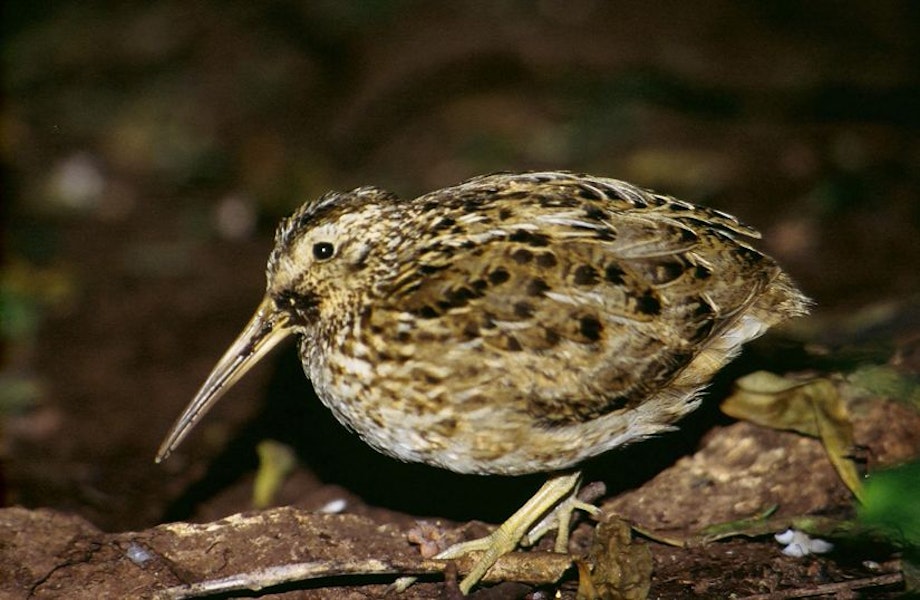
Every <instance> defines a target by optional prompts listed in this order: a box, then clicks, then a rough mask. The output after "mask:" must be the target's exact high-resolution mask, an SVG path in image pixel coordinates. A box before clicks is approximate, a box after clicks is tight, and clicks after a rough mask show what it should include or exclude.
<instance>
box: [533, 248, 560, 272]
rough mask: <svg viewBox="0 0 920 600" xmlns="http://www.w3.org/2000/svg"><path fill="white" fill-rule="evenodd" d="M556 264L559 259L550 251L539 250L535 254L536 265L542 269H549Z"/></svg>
mask: <svg viewBox="0 0 920 600" xmlns="http://www.w3.org/2000/svg"><path fill="white" fill-rule="evenodd" d="M557 264H559V261H557V260H556V255H555V254H553V253H552V252H541V253H540V254H538V255H537V265H539V266H541V267H543V268H544V269H551V268H553V267H555V266H556V265H557Z"/></svg>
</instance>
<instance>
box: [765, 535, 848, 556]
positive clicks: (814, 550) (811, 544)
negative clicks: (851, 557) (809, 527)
mask: <svg viewBox="0 0 920 600" xmlns="http://www.w3.org/2000/svg"><path fill="white" fill-rule="evenodd" d="M773 537H774V539H776V541H777V542H779V543H780V544H784V545H785V546H786V547H785V548H783V554H785V555H786V556H794V557H796V558H800V557H802V556H808V555H809V554H825V553H827V552H830V551H831V550H833V549H834V545H833V544H832V543H830V542H828V541H825V540H822V539H817V538H815V539H812V538H811V537H810V536H809V535H808V534H807V533H805V532H804V531H796V530H795V529H787V530H786V531H784V532H782V533H777V534H776V535H774V536H773Z"/></svg>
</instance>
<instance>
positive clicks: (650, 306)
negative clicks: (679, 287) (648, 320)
mask: <svg viewBox="0 0 920 600" xmlns="http://www.w3.org/2000/svg"><path fill="white" fill-rule="evenodd" d="M636 309H637V310H638V311H639V312H641V313H643V314H646V315H650V316H654V315H657V314H661V300H659V299H658V297H657V296H656V294H655V292H653V291H652V290H646V291H645V293H644V294H642V295H641V296H639V297H638V298H636Z"/></svg>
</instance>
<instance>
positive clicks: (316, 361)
mask: <svg viewBox="0 0 920 600" xmlns="http://www.w3.org/2000/svg"><path fill="white" fill-rule="evenodd" d="M759 237H760V234H759V233H758V232H757V231H756V230H755V229H753V228H751V227H749V226H747V225H745V224H743V223H741V222H740V221H739V220H738V219H736V218H735V217H733V216H731V215H729V214H726V213H724V212H721V211H718V210H715V209H713V208H708V207H704V206H697V205H694V204H691V203H688V202H684V201H681V200H678V199H676V198H673V197H670V196H667V195H663V194H658V193H655V192H653V191H650V190H647V189H644V188H641V187H638V186H635V185H632V184H630V183H627V182H625V181H620V180H617V179H611V178H605V177H596V176H591V175H586V174H578V173H572V172H568V171H546V172H521V173H493V174H489V175H482V176H478V177H474V178H472V179H469V180H467V181H464V182H462V183H459V184H457V185H453V186H450V187H446V188H443V189H439V190H436V191H433V192H430V193H427V194H424V195H421V196H418V197H416V198H413V199H401V198H400V197H398V196H397V195H395V194H393V193H390V192H388V191H385V190H382V189H379V188H376V187H371V186H367V187H359V188H356V189H353V190H351V191H349V192H328V193H326V194H324V195H322V196H321V197H319V198H317V199H313V200H309V201H307V202H305V203H304V204H303V205H302V206H301V207H300V208H299V209H297V210H296V212H294V214H293V215H291V216H290V217H288V218H286V219H284V220H283V221H282V222H281V224H280V225H279V226H278V229H277V231H276V234H275V239H274V247H273V249H272V250H271V253H270V256H269V259H268V264H267V267H266V280H267V285H266V291H265V295H264V298H263V299H262V301H261V303H260V304H259V305H258V308H257V309H256V312H255V314H254V315H253V317H252V318H251V320H250V321H249V323H248V324H247V325H246V326H245V328H244V329H243V331H242V333H240V334H239V336H238V337H237V338H236V340H235V341H234V342H233V343H232V344H231V345H230V347H229V349H227V351H226V353H225V354H224V355H223V356H222V357H221V358H220V359H219V361H218V362H217V365H216V366H215V367H214V369H213V371H212V372H211V373H210V375H209V376H208V377H207V379H206V380H205V382H204V384H203V385H202V386H201V388H200V390H199V391H198V393H197V394H196V395H195V396H194V398H193V400H192V401H191V402H190V403H189V405H188V406H187V408H186V409H185V411H184V412H183V413H182V414H181V415H180V416H179V418H178V419H177V420H176V422H175V424H174V426H173V428H172V429H171V431H170V432H169V434H168V435H167V437H166V438H165V440H164V441H163V443H162V445H161V447H160V449H159V452H158V454H157V459H156V460H157V462H160V461H161V460H163V459H165V458H166V457H167V456H169V454H170V453H172V452H173V451H174V449H175V448H176V447H177V446H178V445H179V443H180V442H181V441H182V440H183V439H184V438H185V437H186V435H187V434H188V433H189V431H190V430H191V429H192V428H193V427H194V426H195V424H196V423H198V422H199V420H200V419H201V418H202V417H203V416H204V414H205V413H206V412H207V411H208V410H209V409H210V408H211V407H212V406H213V405H214V403H215V402H217V400H218V399H219V398H221V397H222V396H223V394H224V393H225V392H226V391H227V390H228V389H229V388H230V387H231V386H233V384H234V383H235V382H237V381H238V380H239V379H240V378H241V377H243V376H244V375H245V374H246V373H247V371H249V370H250V368H251V367H252V366H253V365H255V364H256V363H257V362H258V361H259V360H261V359H262V358H263V357H264V356H265V355H266V354H267V353H268V352H269V351H270V350H271V349H272V348H274V347H275V346H276V345H277V344H278V343H279V342H281V341H282V340H284V339H285V338H288V337H289V336H292V335H293V336H297V337H299V339H300V342H299V355H300V358H301V361H302V363H303V368H304V372H305V374H306V376H307V378H309V380H310V381H311V382H312V384H313V387H314V388H315V390H316V393H317V396H318V397H319V399H320V400H321V402H322V403H323V404H324V405H325V406H326V407H328V409H329V410H330V411H331V412H332V414H333V415H334V416H335V417H336V419H337V420H338V421H339V422H341V423H342V424H344V425H345V426H346V427H347V428H348V429H350V430H351V431H353V432H354V433H356V434H357V435H358V436H359V437H360V438H361V439H362V440H363V441H364V442H365V443H367V444H368V445H370V446H371V447H372V448H374V449H376V450H377V451H379V452H381V453H383V454H385V455H388V456H390V457H393V458H395V459H398V460H401V461H406V462H416V463H424V464H427V465H432V466H435V467H440V468H443V469H448V470H450V471H454V472H457V473H469V474H479V475H509V476H513V475H524V474H533V473H545V474H547V481H546V483H545V484H544V485H543V486H542V487H541V488H540V489H539V490H538V491H537V493H536V494H535V495H534V496H533V498H531V499H530V500H529V501H528V502H527V503H525V504H524V506H523V507H522V508H521V509H520V510H518V511H517V512H516V513H514V514H513V515H512V516H511V517H510V518H509V519H508V520H507V521H505V522H504V523H503V524H501V525H500V526H499V527H498V528H497V529H495V530H494V531H493V533H492V534H490V535H489V536H486V537H484V538H481V539H479V540H472V541H467V542H462V543H460V544H457V545H455V546H453V547H451V548H448V549H447V550H445V551H444V552H442V553H441V554H439V555H438V558H444V559H450V558H456V557H458V556H461V555H464V554H468V553H473V552H480V553H481V554H479V558H477V559H476V562H475V564H474V567H473V568H472V570H471V571H470V572H469V573H468V574H467V575H466V576H465V578H464V579H463V581H462V582H461V583H460V589H461V591H462V592H463V593H464V594H465V593H468V592H469V591H470V589H472V588H473V587H474V586H475V585H476V584H477V583H478V582H479V581H480V580H481V579H482V577H483V576H484V575H485V574H486V572H487V571H488V570H489V568H490V567H491V566H492V565H493V564H494V563H495V562H496V560H497V559H498V558H499V557H500V556H501V555H503V554H506V553H508V552H511V551H513V550H514V549H516V548H517V547H518V545H520V544H522V543H524V542H528V543H530V542H532V541H533V539H532V538H534V537H535V536H537V535H538V534H540V533H542V531H543V529H544V528H543V527H541V526H540V525H539V524H540V523H545V522H546V520H547V518H550V520H551V521H553V522H554V523H555V524H556V525H558V531H557V534H556V543H555V549H556V551H558V552H565V551H566V543H567V536H568V524H569V518H570V515H571V513H572V512H573V511H574V510H578V509H585V510H589V511H596V510H597V509H596V508H594V507H592V506H590V505H586V504H585V503H582V502H580V501H579V500H578V499H577V496H576V494H577V492H578V488H579V485H580V479H581V473H580V464H581V463H582V462H583V461H585V460H586V459H588V458H590V457H593V456H596V455H599V454H602V453H604V452H607V451H609V450H612V449H614V448H618V447H621V446H623V445H626V444H629V443H633V442H637V441H639V440H643V439H645V438H648V437H650V436H655V435H657V434H661V433H663V432H666V431H668V430H672V429H674V428H675V422H676V421H678V420H679V419H680V418H681V417H682V416H683V415H685V414H686V413H688V412H690V411H692V410H693V409H695V408H696V407H697V406H698V405H699V404H700V402H701V392H702V391H703V389H704V388H705V386H706V384H707V383H708V382H709V380H710V378H711V377H712V376H713V375H714V374H715V373H716V372H717V371H718V370H719V369H720V368H721V367H722V366H723V365H725V364H726V363H727V362H728V361H729V360H731V359H732V358H733V357H735V356H736V355H737V354H738V352H739V350H740V348H741V345H742V344H744V343H745V342H747V341H749V340H751V339H754V338H756V337H758V336H760V335H761V334H763V333H764V332H765V331H766V330H767V329H768V328H769V327H771V326H773V325H776V324H778V323H780V322H782V321H785V320H787V319H789V318H792V317H799V316H803V315H805V314H807V313H808V312H809V309H810V306H811V304H812V302H811V300H810V299H809V298H807V297H806V296H805V295H804V294H803V293H802V292H801V291H799V289H798V288H797V286H796V284H795V283H794V282H793V280H792V279H791V278H790V276H789V275H787V274H786V273H785V272H784V271H783V270H782V269H781V268H780V267H779V266H778V264H777V263H776V262H775V261H774V260H773V259H772V258H770V257H769V256H767V255H766V254H764V253H762V252H760V251H758V250H756V249H755V248H754V247H753V246H752V245H751V244H750V240H751V239H756V238H759Z"/></svg>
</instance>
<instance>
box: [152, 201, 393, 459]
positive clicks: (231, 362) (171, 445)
mask: <svg viewBox="0 0 920 600" xmlns="http://www.w3.org/2000/svg"><path fill="white" fill-rule="evenodd" d="M397 211H398V207H397V202H396V198H395V197H394V196H393V195H392V194H389V193H387V192H384V191H381V190H378V189H376V188H371V187H365V188H358V189H356V190H353V191H351V192H347V193H337V192H330V193H328V194H326V195H324V196H322V197H321V198H319V199H318V200H315V201H312V202H307V203H306V204H304V205H303V206H301V207H300V208H299V209H298V210H297V212H295V213H294V214H293V215H292V216H290V217H289V218H287V219H285V220H284V221H282V222H281V225H280V226H279V227H278V230H277V232H276V234H275V246H274V249H273V250H272V253H271V256H270V257H269V260H268V266H267V268H266V278H267V285H266V291H265V296H264V297H263V299H262V302H261V303H260V304H259V307H258V308H257V309H256V312H255V314H254V315H253V316H252V318H251V319H250V320H249V323H248V324H247V325H246V327H245V328H244V329H243V331H242V333H240V335H239V336H238V337H237V338H236V340H234V342H233V343H232V344H231V345H230V347H229V348H228V349H227V351H226V352H225V353H224V355H223V356H222V357H221V358H220V360H218V362H217V364H216V365H215V366H214V369H213V370H212V371H211V374H210V375H209V376H208V378H207V379H206V380H205V382H204V384H203V385H202V386H201V388H200V389H199V390H198V393H197V394H196V395H195V397H194V398H193V399H192V401H191V402H190V403H189V405H188V406H187V407H186V409H185V411H184V412H183V413H182V415H180V417H179V418H178V419H177V420H176V422H175V424H174V425H173V427H172V429H171V430H170V433H169V435H168V436H167V437H166V439H165V440H164V441H163V444H162V445H161V446H160V449H159V452H158V453H157V462H159V461H161V460H163V459H165V458H166V457H168V456H169V454H170V453H172V451H173V450H174V449H175V448H176V447H177V446H178V445H179V444H180V443H181V442H182V440H183V439H184V438H185V436H186V435H187V434H188V433H189V432H190V431H191V429H192V428H193V427H194V426H195V424H197V423H198V421H199V420H200V419H201V418H202V417H203V416H204V415H205V413H206V412H207V411H208V410H209V409H210V408H211V407H212V406H213V405H214V404H215V403H216V402H217V401H218V400H219V399H220V398H221V396H223V394H224V393H225V392H226V391H227V390H228V389H230V387H232V386H233V384H234V383H236V382H237V381H239V380H240V378H242V377H243V375H245V374H246V373H247V372H248V371H249V369H251V368H252V367H253V366H254V365H255V364H256V363H257V362H258V361H259V360H261V359H262V358H263V357H264V356H265V355H266V354H267V353H268V352H269V351H270V350H271V349H272V348H274V347H275V346H276V345H278V343H279V342H281V341H282V340H284V339H285V338H287V337H289V336H290V335H291V334H300V335H302V336H304V337H305V338H306V340H307V343H311V342H314V343H315V341H316V340H317V339H318V338H322V337H324V336H325V337H327V338H328V337H331V333H332V332H334V331H335V330H336V329H337V328H341V327H342V326H343V325H344V324H345V323H346V321H347V320H348V319H349V318H350V317H351V315H352V314H353V313H354V309H355V308H356V307H357V306H358V305H359V304H360V303H361V301H362V298H366V297H367V296H368V295H369V294H371V295H372V294H374V293H375V291H376V290H377V289H378V288H379V287H380V282H381V280H383V279H385V278H386V274H387V273H388V272H389V271H392V269H391V268H390V266H389V265H390V264H391V262H392V260H393V256H394V254H395V251H396V250H395V249H396V247H397V246H398V245H399V237H398V234H397V233H396V231H395V229H394V228H393V227H392V222H393V220H394V219H396V218H397V215H396V213H397Z"/></svg>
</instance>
